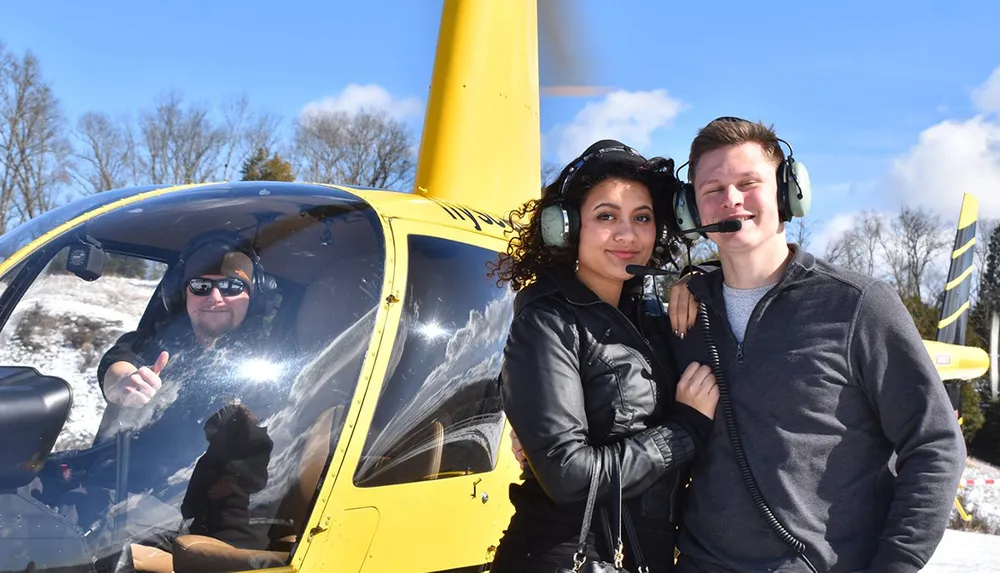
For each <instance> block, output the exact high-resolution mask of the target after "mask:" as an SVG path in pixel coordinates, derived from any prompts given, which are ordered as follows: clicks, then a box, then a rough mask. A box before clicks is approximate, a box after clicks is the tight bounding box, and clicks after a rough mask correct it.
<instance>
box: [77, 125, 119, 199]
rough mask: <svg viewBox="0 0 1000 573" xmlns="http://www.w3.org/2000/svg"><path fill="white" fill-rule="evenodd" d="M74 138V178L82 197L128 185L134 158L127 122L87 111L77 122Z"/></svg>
mask: <svg viewBox="0 0 1000 573" xmlns="http://www.w3.org/2000/svg"><path fill="white" fill-rule="evenodd" d="M75 135H76V138H77V140H78V142H79V147H78V151H77V153H76V157H77V164H76V168H75V169H74V170H73V178H74V180H75V181H76V183H77V186H78V187H80V189H81V190H82V191H83V192H84V193H85V194H94V193H100V192H101V191H107V190H109V189H117V188H119V187H124V186H126V185H128V183H129V170H130V169H131V165H132V162H133V159H134V158H133V149H132V146H131V144H130V143H131V142H130V138H129V126H128V124H127V123H125V122H124V121H122V122H116V121H114V120H112V119H111V118H110V117H109V116H108V115H107V114H105V113H98V112H88V113H85V114H83V115H82V116H81V117H80V119H79V120H78V121H77V127H76V131H75Z"/></svg>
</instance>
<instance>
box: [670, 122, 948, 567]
mask: <svg viewBox="0 0 1000 573" xmlns="http://www.w3.org/2000/svg"><path fill="white" fill-rule="evenodd" d="M688 172H689V178H690V179H691V181H692V183H691V185H689V186H687V187H686V188H685V189H684V190H682V191H681V192H680V193H678V195H677V201H675V214H676V215H677V219H678V223H679V225H680V227H681V228H682V229H690V228H694V227H696V226H699V225H707V224H712V223H717V222H719V221H723V220H727V219H739V220H741V221H742V228H741V229H740V230H739V231H737V232H734V233H726V234H721V233H709V234H708V238H709V239H710V240H712V241H713V242H714V243H715V244H716V245H717V246H718V250H719V259H720V261H721V270H719V271H714V272H708V273H705V274H700V275H695V276H693V277H691V278H690V281H689V282H688V289H689V290H690V291H691V293H692V294H693V295H694V297H695V299H696V300H697V301H699V302H701V303H703V305H704V308H703V309H702V311H701V312H700V313H699V317H698V322H697V323H696V324H695V325H694V326H692V328H691V329H690V330H689V331H687V332H686V335H685V336H683V338H681V337H676V338H675V339H674V340H673V343H674V352H675V354H676V357H677V361H678V367H679V368H680V369H683V368H684V367H685V366H687V364H688V363H690V362H702V363H710V359H711V358H712V356H713V355H715V353H714V352H710V351H709V348H710V346H711V347H713V348H714V350H715V351H717V357H718V361H719V363H718V367H717V369H716V378H717V380H718V381H719V386H720V388H721V389H723V390H724V391H725V393H724V394H723V395H722V400H721V401H720V408H719V410H720V414H719V415H717V416H716V421H715V426H714V430H713V435H712V437H711V439H710V442H709V444H708V448H707V450H706V452H705V454H704V455H702V456H701V457H700V458H699V459H698V460H697V461H696V463H695V466H694V467H693V469H692V481H691V483H690V486H689V488H688V491H687V504H686V508H685V511H684V514H683V518H682V519H683V524H684V525H683V529H682V532H681V536H680V540H679V544H678V545H679V549H680V552H681V555H680V559H679V561H678V569H677V570H678V571H679V572H680V573H690V572H722V571H726V572H729V571H754V572H756V571H780V572H799V571H802V572H807V571H823V572H829V573H834V572H845V573H850V572H856V571H866V572H872V573H875V572H879V573H881V572H888V573H897V572H899V573H902V572H910V571H918V570H920V569H921V568H922V567H923V566H924V565H925V564H926V563H927V561H928V559H929V558H930V557H931V555H932V554H933V552H934V550H935V549H936V547H937V545H938V543H939V542H940V541H941V538H942V536H943V535H944V530H945V527H946V526H947V523H948V519H949V514H950V510H951V505H952V500H953V498H954V496H955V492H956V490H957V486H958V482H959V479H960V478H961V474H962V469H963V467H964V462H965V445H964V441H963V439H962V435H961V432H960V431H959V427H958V424H957V422H956V420H955V416H954V412H953V410H952V407H951V404H950V402H949V400H948V396H947V394H946V391H945V388H944V385H943V384H942V382H941V379H940V377H939V376H938V374H937V372H936V370H935V369H934V365H933V364H932V362H931V360H930V357H929V355H928V353H927V351H926V350H925V348H924V346H923V343H922V342H921V339H920V335H919V333H918V332H917V329H916V327H915V325H914V323H913V320H912V318H911V317H910V315H909V313H908V312H907V310H906V308H905V307H904V306H903V303H902V301H901V300H900V298H899V296H898V295H897V294H896V292H895V291H894V290H893V289H892V288H890V287H889V286H888V285H886V284H885V283H883V282H881V281H878V280H875V279H872V278H871V277H868V276H864V275H861V274H857V273H853V272H850V271H847V270H845V269H842V268H839V267H837V266H835V265H831V264H829V263H827V262H825V261H822V260H819V259H816V258H815V257H813V256H812V255H810V254H809V253H807V252H805V251H803V250H802V249H801V248H799V247H798V246H796V245H790V244H788V243H787V242H786V238H785V223H786V222H787V221H789V220H791V218H792V217H793V216H799V217H801V216H803V215H805V213H806V211H807V210H808V207H809V191H810V189H809V184H808V183H809V182H808V174H807V173H806V172H805V169H804V168H802V167H801V164H797V163H795V162H794V159H792V158H791V157H789V158H788V159H787V160H786V158H785V156H784V152H783V150H782V149H781V147H780V146H779V140H778V138H777V136H776V135H775V134H774V132H773V131H772V130H771V129H770V128H768V127H766V126H764V125H763V124H760V123H751V122H748V121H745V120H741V119H737V118H720V119H718V120H715V121H713V122H711V123H710V124H708V125H707V126H706V127H705V128H703V129H702V130H701V131H699V133H698V136H697V137H696V138H695V140H694V141H693V143H692V144H691V154H690V167H689V171H688ZM675 308H678V307H675ZM674 322H675V324H677V323H678V322H677V321H676V320H675V321H674ZM682 322H683V321H681V323H682ZM706 337H707V339H706ZM730 421H732V422H734V425H733V426H732V428H731V427H730V425H729V422H730ZM732 429H735V431H731V430H732ZM734 437H735V438H736V439H735V441H734ZM893 452H895V453H896V454H897V458H896V460H895V461H894V464H893V466H892V467H890V466H889V462H890V458H891V456H892V454H893ZM748 481H749V482H752V483H750V484H749V485H748ZM751 491H753V492H754V493H751Z"/></svg>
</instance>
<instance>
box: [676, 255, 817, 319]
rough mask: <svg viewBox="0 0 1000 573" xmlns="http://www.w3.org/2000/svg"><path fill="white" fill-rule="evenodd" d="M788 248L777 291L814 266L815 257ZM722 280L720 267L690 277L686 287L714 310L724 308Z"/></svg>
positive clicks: (776, 287)
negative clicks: (787, 259) (788, 253)
mask: <svg viewBox="0 0 1000 573" xmlns="http://www.w3.org/2000/svg"><path fill="white" fill-rule="evenodd" d="M788 248H789V249H790V250H791V251H792V256H791V258H790V259H789V261H788V265H787V266H785V271H784V272H783V273H782V274H781V278H779V279H778V284H777V285H776V286H775V289H777V290H780V289H782V288H784V287H786V286H788V284H789V283H791V282H793V281H795V280H796V279H798V278H800V277H802V276H803V275H804V274H805V273H808V272H810V271H812V269H813V267H815V265H816V257H814V256H813V255H811V254H810V253H808V252H807V251H805V250H804V249H802V248H801V247H800V246H799V245H797V244H795V243H788ZM723 278H724V277H723V274H722V268H721V267H720V268H719V270H718V271H712V272H709V273H706V274H702V275H695V276H693V277H691V280H690V282H689V283H688V286H689V288H690V289H691V294H693V295H694V297H695V298H696V299H698V300H699V301H703V302H705V303H706V304H708V305H709V306H713V307H715V308H725V302H724V300H723V298H722V282H723Z"/></svg>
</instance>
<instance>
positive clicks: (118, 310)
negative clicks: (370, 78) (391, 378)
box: [0, 182, 386, 571]
mask: <svg viewBox="0 0 1000 573" xmlns="http://www.w3.org/2000/svg"><path fill="white" fill-rule="evenodd" d="M265 185H266V188H267V190H268V193H267V194H261V193H260V191H261V189H262V188H264V187H265ZM110 193H112V195H110V196H109V200H108V201H107V202H105V203H102V202H101V201H100V200H97V199H88V206H89V207H90V209H89V210H87V209H81V208H79V207H78V206H76V207H73V208H70V209H67V208H62V209H61V210H60V209H57V210H55V211H53V212H50V213H49V214H48V215H47V216H48V219H47V222H46V225H45V226H47V228H45V226H43V225H41V224H40V223H39V222H38V221H36V222H34V223H29V224H28V227H25V228H22V227H19V228H17V229H15V230H13V231H11V232H10V233H8V234H6V235H4V236H2V237H0V256H2V257H3V258H4V261H3V262H0V284H2V285H4V287H3V291H2V292H0V366H31V367H33V368H35V369H36V370H37V371H38V372H40V373H41V374H43V375H51V376H58V377H60V378H63V379H65V380H66V381H67V382H68V383H69V385H70V387H71V388H72V390H73V395H74V400H73V406H72V408H71V410H70V412H69V415H68V419H67V421H66V423H65V425H64V426H63V429H62V431H61V432H60V433H59V435H58V437H57V438H56V439H55V445H54V447H53V448H52V453H51V454H50V455H49V456H48V459H47V460H46V461H45V463H44V466H43V467H42V468H41V470H40V473H39V475H38V476H37V477H35V478H34V479H33V480H31V482H30V483H28V484H24V485H22V486H20V487H18V488H16V489H13V490H11V491H4V492H0V504H6V505H7V506H11V504H14V505H16V506H17V508H18V512H17V514H16V517H15V514H12V513H10V512H0V530H2V531H4V535H2V536H0V561H3V562H4V563H5V568H8V567H9V568H12V569H14V570H19V569H23V568H25V567H28V566H29V563H32V562H33V563H34V566H35V567H37V568H39V569H42V568H46V567H59V568H68V569H70V570H72V569H73V568H76V567H79V568H80V569H81V570H86V571H94V570H96V571H101V570H109V571H110V570H114V569H115V567H116V566H117V564H118V563H119V562H120V561H121V560H122V556H123V555H126V556H135V558H136V559H138V558H139V557H138V556H139V555H140V554H148V552H146V553H143V552H144V551H146V550H149V549H150V548H152V549H157V550H165V551H169V550H170V540H171V539H172V538H174V537H176V536H177V535H179V534H185V533H190V532H194V531H197V532H198V533H199V534H201V535H208V536H212V535H213V531H215V532H216V533H217V534H218V538H219V539H221V540H223V541H225V542H226V543H229V544H230V545H232V546H234V547H243V548H247V549H254V550H260V551H267V552H269V553H268V554H269V555H272V557H273V556H278V558H280V559H286V558H287V556H288V546H287V538H286V536H288V535H293V536H300V535H301V534H302V531H300V529H301V528H302V527H304V524H305V522H306V518H307V517H308V512H309V511H310V510H311V504H312V503H313V500H312V492H313V491H315V489H316V487H317V486H318V485H319V480H320V479H321V477H322V468H323V466H324V465H325V464H326V463H327V460H328V458H329V455H330V454H331V453H332V452H333V451H334V449H335V448H336V446H337V443H336V440H337V436H339V434H340V432H339V425H340V424H341V423H342V417H343V413H344V409H345V405H346V404H347V403H348V402H349V400H350V398H351V396H353V394H354V391H355V388H356V385H357V381H358V377H359V374H360V372H361V367H362V363H363V361H364V359H365V356H366V355H367V352H368V348H369V346H370V343H371V340H372V336H373V335H374V330H375V320H374V317H375V315H376V313H377V310H378V308H379V306H380V303H381V299H380V296H381V295H380V293H381V289H382V284H383V281H384V272H385V261H386V259H385V238H384V236H383V231H382V225H381V222H380V221H379V219H378V217H377V215H376V214H375V212H374V211H373V210H372V209H371V207H370V206H369V205H368V204H367V203H365V202H364V201H363V200H362V199H360V198H358V197H357V196H355V195H351V194H348V193H345V192H342V191H338V190H336V189H333V188H329V187H318V186H311V185H301V184H293V183H288V184H285V183H274V182H245V183H236V184H219V185H210V186H200V187H198V188H194V189H179V190H174V191H169V192H162V193H160V192H159V191H154V192H152V193H149V195H148V196H147V197H145V198H140V199H138V200H136V201H134V202H131V203H129V204H127V205H122V206H120V207H118V208H114V207H113V206H112V205H111V204H112V203H115V202H116V201H121V200H122V199H123V198H124V197H129V196H131V195H130V194H129V193H126V192H110ZM57 211H61V213H62V214H59V213H57ZM53 229H57V230H58V232H52V231H53ZM212 230H219V231H225V232H227V233H233V234H237V235H239V236H240V237H242V238H243V239H244V240H245V241H246V242H247V243H248V244H250V245H252V246H253V248H254V250H255V251H256V253H257V254H258V255H259V258H260V261H259V262H260V265H261V268H263V269H265V270H266V273H267V275H268V277H270V278H271V279H272V280H273V284H272V285H271V286H272V287H273V288H272V289H271V290H270V291H269V292H270V294H271V295H272V296H271V297H270V300H269V304H268V305H266V307H264V308H262V309H261V314H260V316H257V317H255V318H256V319H257V320H255V324H254V325H253V326H254V328H253V329H252V330H247V331H245V332H241V333H240V334H241V336H240V337H233V338H231V339H221V338H220V339H219V342H217V343H216V345H215V346H213V347H212V348H208V349H204V348H198V347H197V346H196V344H195V341H194V340H193V339H192V338H191V337H190V334H189V333H190V332H191V323H190V320H191V319H190V317H189V315H188V314H187V313H186V312H185V306H184V305H179V306H178V307H176V308H173V309H168V308H165V307H164V305H163V303H162V297H161V293H162V292H163V288H164V287H165V286H167V285H165V284H162V283H163V282H164V281H163V278H164V277H165V276H169V275H168V273H169V272H170V271H171V269H175V268H177V266H176V265H177V263H178V259H179V256H180V253H181V252H182V251H183V249H184V247H185V245H186V244H187V243H188V242H189V241H190V240H191V239H192V238H194V237H196V236H197V235H199V234H200V233H204V232H205V231H212ZM46 233H48V234H46ZM81 238H89V240H90V242H89V243H88V244H91V245H92V246H94V248H95V249H96V248H97V246H98V245H99V249H100V252H101V253H102V254H103V257H104V259H103V264H102V265H101V266H100V269H99V270H100V272H96V269H97V265H96V264H94V263H91V262H88V260H85V259H81V258H79V256H78V257H77V258H76V259H75V262H76V263H77V267H75V268H76V269H77V271H78V272H77V273H76V274H74V273H73V272H72V269H73V263H72V262H70V261H69V257H70V254H71V253H70V251H71V247H74V246H76V245H80V244H82V239H81ZM25 246H27V248H25ZM77 249H79V248H78V247H77ZM87 250H88V251H89V252H90V253H93V251H92V250H91V249H89V248H88V249H87ZM95 260H96V259H95ZM68 263H69V265H68ZM68 266H69V268H70V270H69V271H67V268H68ZM81 275H82V276H81ZM98 275H99V276H98ZM86 279H92V280H86ZM182 286H187V285H186V284H184V285H182ZM220 294H221V292H220ZM213 296H214V295H213ZM179 333H188V338H186V339H184V338H183V335H180V334H179ZM126 335H131V336H132V338H131V343H133V348H132V349H133V350H135V351H136V352H135V353H136V355H137V356H140V357H142V358H143V364H145V365H147V366H148V365H151V364H153V362H154V361H155V354H156V353H158V352H159V351H160V345H161V344H163V345H165V344H167V342H168V341H169V342H171V343H177V346H173V347H172V349H173V350H174V352H171V353H170V356H169V358H168V359H167V361H166V365H165V366H163V368H162V370H161V371H160V378H161V380H162V386H161V388H160V389H159V391H158V392H157V395H156V396H154V397H153V399H151V400H150V401H149V403H147V404H145V405H144V406H143V407H139V408H125V407H121V405H118V404H114V403H110V404H109V402H108V401H107V400H106V398H105V396H104V394H103V393H102V391H101V387H100V385H99V384H98V379H97V378H98V377H97V370H98V365H99V363H100V361H101V358H102V357H103V356H104V354H105V353H106V352H107V351H108V350H109V349H110V348H112V347H113V346H114V345H115V344H116V342H118V341H119V340H120V339H121V338H122V337H123V336H126ZM151 356H154V357H153V358H151ZM233 408H236V409H237V410H238V411H239V412H241V413H246V414H247V416H246V417H245V418H239V417H237V418H233V417H232V416H224V417H223V418H224V420H225V421H224V423H223V422H220V421H219V420H218V417H219V415H220V413H225V412H230V413H231V412H233ZM213 417H214V418H213ZM212 419H216V422H213V424H214V425H213V424H208V422H209V420H212ZM247 420H253V421H254V423H249V422H247ZM206 424H207V425H208V426H211V427H212V428H214V429H212V431H211V432H209V431H206ZM220 428H225V429H226V430H225V431H224V432H223V431H222V430H220ZM209 434H211V436H210V435H209ZM223 435H225V436H228V440H229V444H230V445H232V444H236V445H237V446H239V447H236V448H235V449H234V448H229V447H227V448H225V451H226V452H228V453H227V456H228V457H226V456H220V455H218V452H217V451H216V450H218V448H219V446H218V445H216V446H215V449H214V450H213V445H212V444H213V443H216V444H218V441H217V440H218V439H219V438H218V437H217V436H223ZM241 436H242V438H241ZM11 437H13V438H14V441H17V440H22V439H25V438H28V437H27V436H22V435H20V434H19V433H17V432H14V433H13V436H11ZM213 440H216V441H215V442H213ZM9 443H11V440H8V439H5V440H4V444H9ZM266 444H270V446H269V447H267V446H266ZM7 447H8V446H7V445H0V454H5V453H6V452H7V450H6V449H5V448H7ZM240 447H244V448H246V449H245V452H244V453H245V454H246V455H242V456H241V455H240ZM209 450H212V451H216V454H210V453H209ZM206 456H208V457H207V458H206ZM0 458H2V456H0ZM199 463H201V466H200V469H199ZM241 464H242V465H241ZM240 467H242V468H247V467H253V468H256V470H255V473H254V472H251V473H253V475H254V476H256V478H255V479H253V480H251V481H249V482H245V483H244V482H239V481H233V479H234V478H233V477H231V476H232V475H234V473H235V472H233V471H232V470H233V468H240ZM227 468H229V469H227ZM317 468H319V470H317ZM227 471H228V472H229V473H227ZM195 474H197V479H195ZM227 476H229V477H227ZM192 484H195V485H192ZM206 484H207V485H206ZM232 486H238V487H237V488H236V489H238V490H239V491H240V492H242V493H244V494H245V496H242V497H240V499H239V500H238V503H236V502H235V501H234V500H232V499H230V501H231V502H234V503H231V504H230V505H225V504H222V505H213V504H215V503H216V501H217V500H215V499H213V496H215V495H221V494H222V493H226V492H227V491H228V490H227V487H230V488H231V487H232ZM210 492H214V493H210ZM230 497H231V496H223V498H226V499H229V498H230ZM4 500H6V501H4ZM185 500H187V503H186V504H185V503H184V502H185ZM182 506H183V511H182ZM234 512H235V513H234ZM220 515H224V516H225V515H228V516H233V515H237V516H238V517H237V518H236V519H238V523H237V526H236V527H235V529H234V527H233V519H229V520H228V521H227V520H226V519H222V520H221V521H220V520H219V519H218V517H219V516H220ZM220 524H221V525H220ZM192 528H195V529H194V530H192ZM213 528H215V529H213ZM248 528H249V529H248ZM235 530H239V531H240V532H243V533H246V535H243V534H242V533H241V534H240V535H236V536H235V537H234V536H233V535H231V533H232V532H233V531H235ZM226 531H228V532H229V534H227V533H225V532H226ZM283 539H285V540H284V541H282V540H283ZM54 540H63V541H54ZM53 543H57V544H59V549H58V550H57V551H53V550H52V544H53ZM168 557H169V556H168ZM129 559H131V557H129Z"/></svg>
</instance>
